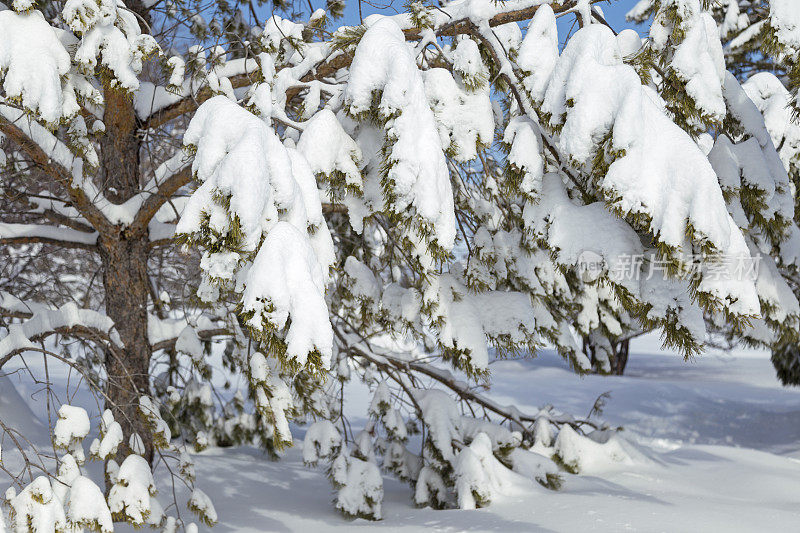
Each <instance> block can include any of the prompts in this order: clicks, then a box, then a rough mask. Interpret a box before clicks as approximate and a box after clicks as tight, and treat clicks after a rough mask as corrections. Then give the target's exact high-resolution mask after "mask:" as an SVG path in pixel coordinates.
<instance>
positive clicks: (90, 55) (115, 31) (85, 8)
mask: <svg viewBox="0 0 800 533" xmlns="http://www.w3.org/2000/svg"><path fill="white" fill-rule="evenodd" d="M61 16H62V18H63V19H64V21H65V22H66V23H67V25H69V27H70V28H71V29H72V31H74V32H75V33H76V34H77V35H80V36H81V40H80V43H79V44H78V47H77V49H76V50H75V61H76V62H77V63H78V64H79V65H80V66H81V67H82V68H83V69H85V70H87V71H90V72H91V71H93V70H94V69H95V68H97V65H98V57H99V58H100V63H101V64H102V66H104V67H106V68H107V69H108V71H109V72H110V73H111V74H112V76H113V78H114V79H113V82H112V85H115V86H117V87H120V88H122V89H125V90H126V91H135V90H136V89H138V88H139V74H140V73H141V71H142V62H143V60H144V59H145V57H147V56H148V55H150V54H153V53H155V52H156V51H158V50H159V47H158V44H157V43H156V40H155V39H154V38H153V37H152V36H151V35H147V34H142V33H141V31H140V29H139V21H138V20H137V19H136V15H135V14H134V12H133V11H130V10H128V9H126V8H125V4H124V3H122V1H121V0H100V2H99V3H98V2H97V1H96V0H67V2H66V3H65V4H64V9H63V10H62V12H61Z"/></svg>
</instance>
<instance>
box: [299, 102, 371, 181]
mask: <svg viewBox="0 0 800 533" xmlns="http://www.w3.org/2000/svg"><path fill="white" fill-rule="evenodd" d="M297 149H298V150H299V151H300V153H301V154H303V155H304V156H305V158H306V160H307V161H308V164H309V165H310V166H311V171H312V172H314V174H322V175H323V176H330V175H331V174H333V173H334V172H337V171H338V172H341V173H342V174H344V176H345V182H346V184H347V185H351V186H354V187H357V188H359V189H360V188H361V186H362V183H361V173H360V171H359V169H358V164H357V163H358V162H359V161H360V160H361V149H360V148H359V147H358V145H357V144H356V142H355V141H354V140H353V139H352V138H351V137H350V136H349V135H348V134H347V132H345V131H344V129H343V128H342V125H341V124H340V123H339V120H338V119H337V118H336V115H334V114H333V111H331V110H330V109H327V108H326V109H323V110H321V111H320V112H319V113H317V114H316V115H314V116H313V117H311V119H310V120H308V122H306V123H305V128H304V129H303V134H302V136H301V137H300V141H299V142H298V143H297Z"/></svg>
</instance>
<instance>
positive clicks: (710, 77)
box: [650, 0, 726, 122]
mask: <svg viewBox="0 0 800 533" xmlns="http://www.w3.org/2000/svg"><path fill="white" fill-rule="evenodd" d="M673 5H674V6H675V8H676V13H677V16H678V17H679V18H680V21H679V23H678V27H679V28H680V30H681V32H682V35H683V38H682V39H681V40H680V42H679V43H678V44H677V46H676V47H675V52H674V54H673V55H672V57H671V58H670V61H669V65H668V68H670V69H672V70H673V71H674V72H675V74H676V75H677V77H678V79H680V80H681V81H682V82H684V83H685V84H686V93H687V94H688V95H689V97H691V99H692V100H693V101H694V103H695V105H696V106H697V108H698V110H700V111H701V112H702V113H704V114H705V115H706V116H708V117H711V118H713V119H714V120H715V121H716V122H721V121H722V120H723V119H724V118H725V114H726V113H725V102H724V101H723V99H722V89H721V88H722V83H723V81H724V76H725V58H724V56H723V53H722V43H721V41H720V38H719V30H718V29H717V24H716V22H715V21H714V19H713V17H711V15H710V14H708V13H705V12H703V10H702V8H701V5H700V1H699V0H664V1H662V2H661V5H660V6H659V11H658V14H657V15H656V17H655V20H654V21H653V25H652V27H651V28H650V36H651V39H652V43H653V48H654V49H655V50H656V51H664V50H665V49H667V47H668V40H669V39H674V30H673V22H672V20H669V19H668V17H667V16H666V13H668V12H669V11H668V10H669V8H670V7H672V6H673Z"/></svg>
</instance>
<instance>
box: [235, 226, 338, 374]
mask: <svg viewBox="0 0 800 533" xmlns="http://www.w3.org/2000/svg"><path fill="white" fill-rule="evenodd" d="M242 305H243V308H244V311H245V312H248V311H252V312H253V313H254V318H253V319H252V320H251V324H250V325H251V326H252V327H253V328H255V329H259V328H260V327H261V320H262V318H263V319H266V320H267V321H268V322H269V323H270V324H274V326H275V327H277V328H278V329H283V328H284V326H286V323H287V321H288V319H289V318H290V317H291V324H290V325H289V328H288V332H287V334H286V354H287V356H288V357H290V358H293V359H296V360H297V361H298V362H299V363H300V364H305V362H306V357H307V355H308V354H309V353H310V352H312V351H314V350H316V351H318V352H319V353H320V354H321V355H322V362H323V365H324V366H325V367H328V366H329V365H330V358H331V355H332V349H333V348H332V347H333V330H332V329H331V324H330V319H329V318H328V306H327V304H326V303H325V275H324V273H323V270H322V267H321V266H320V264H319V260H318V256H317V254H316V253H315V251H314V249H313V248H312V246H311V244H310V243H309V242H308V239H307V237H306V236H305V235H304V234H303V233H301V232H300V230H298V229H297V228H296V227H294V226H292V225H291V224H289V223H287V222H278V223H277V224H276V225H275V227H274V228H272V230H271V231H270V232H269V234H268V235H267V237H266V238H265V239H264V243H263V244H262V246H261V249H260V250H259V252H258V255H257V256H256V259H255V261H253V266H252V267H251V268H250V272H249V274H248V276H247V281H245V291H244V294H243V295H242Z"/></svg>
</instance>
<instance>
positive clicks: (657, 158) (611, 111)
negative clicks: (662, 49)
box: [542, 25, 748, 296]
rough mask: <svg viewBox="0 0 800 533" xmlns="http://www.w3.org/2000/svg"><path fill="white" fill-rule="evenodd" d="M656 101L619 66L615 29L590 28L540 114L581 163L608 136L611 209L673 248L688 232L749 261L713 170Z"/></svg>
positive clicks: (562, 62) (562, 61) (568, 54)
mask: <svg viewBox="0 0 800 533" xmlns="http://www.w3.org/2000/svg"><path fill="white" fill-rule="evenodd" d="M656 99H657V96H655V95H654V94H653V93H652V92H651V91H650V90H649V89H647V88H645V87H643V86H642V85H641V81H640V79H639V77H638V75H637V74H636V72H635V71H634V69H633V68H632V67H630V66H628V65H625V64H624V63H623V62H622V57H621V53H620V50H619V45H618V43H617V40H616V38H615V36H614V34H613V33H612V32H611V30H610V29H608V28H606V27H605V26H600V25H591V26H588V27H586V28H583V29H582V30H580V31H579V32H578V33H576V34H575V36H574V37H573V39H572V40H571V41H570V42H569V44H568V45H567V47H566V49H565V50H564V53H563V54H562V55H561V57H560V58H559V61H558V64H557V65H556V68H555V70H554V73H553V76H552V78H551V80H550V83H549V84H548V87H547V92H546V95H545V98H544V102H543V105H542V108H543V110H544V111H546V112H548V113H550V114H551V116H552V119H551V122H552V124H553V125H554V126H558V127H560V135H559V139H558V145H559V148H560V149H561V151H563V152H564V153H565V154H568V155H569V156H570V157H571V158H572V159H573V160H574V161H575V162H576V163H577V164H590V163H591V160H592V158H593V156H594V155H595V152H596V148H595V146H596V140H597V139H602V138H604V137H608V138H609V145H610V146H609V147H608V150H609V151H611V152H613V153H614V154H616V155H617V157H616V158H615V159H614V161H613V162H612V163H611V165H610V166H609V168H608V171H607V173H606V174H605V176H603V177H602V178H601V179H600V186H601V188H602V190H603V191H604V192H605V193H606V196H607V198H609V200H610V205H611V207H612V208H613V209H615V210H618V211H619V213H620V214H623V215H629V214H631V215H640V216H644V217H645V218H646V219H647V220H648V221H649V226H650V230H651V231H652V232H653V233H654V234H655V235H656V236H657V237H658V239H659V240H660V241H661V242H663V243H664V244H666V245H668V246H670V247H675V248H678V249H680V248H681V247H683V246H684V245H685V240H686V232H687V228H691V229H692V230H693V231H694V233H695V237H696V238H697V239H699V240H701V241H703V240H704V241H707V242H708V243H709V244H710V245H712V246H713V247H714V249H716V250H717V251H719V252H723V253H729V254H734V255H736V254H745V255H746V254H747V253H748V252H747V248H746V246H745V245H744V240H743V238H742V235H741V232H739V230H738V229H736V227H735V225H734V224H733V222H732V221H731V220H730V217H729V216H728V213H727V210H726V208H725V202H724V200H723V198H722V192H721V191H720V188H719V184H718V183H717V177H716V175H715V173H714V170H713V169H712V168H711V165H710V164H709V162H708V160H707V159H706V158H705V156H704V154H703V152H702V151H701V150H700V149H699V148H698V146H697V145H696V144H695V143H694V142H693V141H692V139H691V138H690V137H689V135H687V134H686V133H685V132H684V131H683V130H681V129H680V128H679V127H678V126H676V125H675V124H674V123H673V122H672V121H671V120H670V119H669V118H668V117H667V116H666V115H665V114H664V112H663V111H662V108H661V106H660V105H659V103H658V101H657V100H656ZM741 296H744V295H741Z"/></svg>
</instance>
